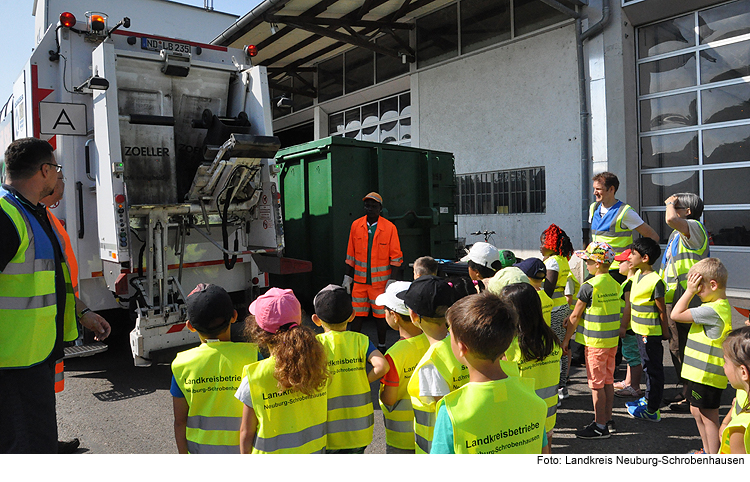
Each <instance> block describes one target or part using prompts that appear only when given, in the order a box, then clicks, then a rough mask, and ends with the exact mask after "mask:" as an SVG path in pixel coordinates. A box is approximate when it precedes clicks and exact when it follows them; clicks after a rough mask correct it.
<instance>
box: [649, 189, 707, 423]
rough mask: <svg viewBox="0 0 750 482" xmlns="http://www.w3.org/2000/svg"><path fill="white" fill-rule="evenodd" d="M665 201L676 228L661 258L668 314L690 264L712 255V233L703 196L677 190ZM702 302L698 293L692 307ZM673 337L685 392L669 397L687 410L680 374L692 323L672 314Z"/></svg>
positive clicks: (671, 349)
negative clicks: (708, 229) (705, 220)
mask: <svg viewBox="0 0 750 482" xmlns="http://www.w3.org/2000/svg"><path fill="white" fill-rule="evenodd" d="M664 204H665V206H666V215H665V220H666V222H667V225H668V226H669V227H670V228H672V229H673V230H674V231H672V234H671V235H670V236H669V241H668V242H667V249H665V250H664V254H663V255H662V260H661V270H660V272H659V274H660V275H661V277H662V279H663V280H664V281H665V282H666V283H667V290H668V291H667V293H666V295H665V296H664V301H665V302H666V303H667V305H668V306H669V307H670V308H669V309H668V310H667V314H668V315H670V314H671V313H672V310H671V307H672V306H674V304H675V303H677V300H679V299H680V297H681V296H682V294H683V293H684V292H685V289H686V287H687V274H688V271H689V270H690V267H691V266H693V265H694V264H695V263H697V262H698V261H700V260H702V259H704V258H708V257H709V256H710V253H709V247H708V241H709V240H708V234H707V232H706V228H705V227H704V226H703V224H702V223H701V222H700V218H701V215H702V214H703V200H702V199H701V198H700V197H699V196H698V195H697V194H693V193H690V192H687V193H686V192H683V193H677V194H673V195H671V196H669V197H668V198H667V199H666V200H665V201H664ZM699 305H700V299H699V298H698V297H697V296H695V297H694V298H693V301H691V305H690V308H695V307H697V306H699ZM668 323H669V331H670V336H671V338H670V340H669V352H670V354H671V356H672V363H673V364H674V368H675V371H676V372H677V377H678V378H679V379H680V380H681V382H682V384H683V389H682V392H681V393H678V394H677V395H676V396H675V397H673V398H671V399H668V400H665V401H671V402H673V403H672V404H671V405H670V407H669V408H670V409H671V410H674V411H677V412H686V411H687V410H689V405H688V403H687V400H686V399H685V397H686V393H687V388H686V385H685V383H684V380H683V379H682V378H681V377H680V373H681V371H682V360H683V356H684V353H685V345H686V344H687V336H688V332H689V331H690V325H689V324H686V323H675V322H674V321H672V317H671V316H669V317H668Z"/></svg>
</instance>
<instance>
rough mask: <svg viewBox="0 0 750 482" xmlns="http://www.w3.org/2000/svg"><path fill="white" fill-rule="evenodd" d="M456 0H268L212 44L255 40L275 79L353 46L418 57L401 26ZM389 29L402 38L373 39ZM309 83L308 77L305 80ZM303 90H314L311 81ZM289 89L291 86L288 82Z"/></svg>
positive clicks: (580, 0)
mask: <svg viewBox="0 0 750 482" xmlns="http://www.w3.org/2000/svg"><path fill="white" fill-rule="evenodd" d="M453 1H454V0H265V1H264V2H263V3H261V4H260V5H258V6H257V7H255V8H254V9H253V10H251V11H250V12H249V13H248V14H247V15H245V16H243V17H242V18H240V19H239V20H238V21H237V22H235V23H234V24H233V25H231V26H230V27H229V28H228V29H227V30H225V31H224V32H223V33H222V34H221V35H219V36H218V37H216V38H215V39H214V40H212V41H211V43H212V44H215V45H222V46H226V47H236V48H242V47H244V46H245V45H255V46H256V47H257V48H258V54H257V55H256V56H255V57H254V59H253V60H254V62H253V63H254V64H256V65H265V66H266V67H267V68H268V72H269V77H270V78H271V83H273V84H276V82H275V81H274V80H273V79H274V78H276V79H277V80H278V79H280V78H281V77H283V76H285V75H295V74H297V73H299V72H304V71H313V70H314V67H313V64H314V63H317V62H320V61H321V60H325V59H327V58H329V57H332V56H334V55H336V54H339V53H341V52H343V51H345V50H348V49H350V48H351V47H352V46H359V47H363V48H367V49H370V50H374V51H376V52H378V53H381V54H383V55H388V56H392V57H396V58H399V59H401V60H402V61H404V62H414V60H415V53H414V50H413V49H412V48H411V47H410V46H409V45H408V44H407V43H405V42H403V41H402V40H401V39H400V38H399V37H398V36H397V35H396V32H397V31H401V32H403V31H404V30H411V29H413V28H414V22H413V20H414V18H416V17H419V16H421V15H424V14H427V13H430V12H432V11H434V10H437V9H439V8H440V7H443V6H445V5H448V4H449V3H452V2H453ZM541 1H542V2H544V3H546V4H547V5H549V6H551V7H553V8H555V9H557V10H560V11H563V12H564V13H566V14H568V15H571V16H572V15H576V16H577V13H576V12H575V11H574V10H573V9H574V8H575V6H580V5H585V4H586V3H588V2H587V0H563V1H565V3H567V4H568V5H570V7H568V6H567V5H563V4H561V3H559V2H558V1H556V0H541ZM382 35H390V36H392V37H393V38H394V39H395V40H396V43H397V44H398V46H397V48H396V49H388V48H385V47H383V46H382V45H379V44H377V43H375V42H374V41H373V40H374V39H375V38H376V37H380V36H382ZM304 83H307V82H304ZM309 87H310V90H307V92H299V93H303V94H304V95H313V96H314V95H315V92H314V90H315V89H314V88H312V86H309ZM287 90H288V88H287Z"/></svg>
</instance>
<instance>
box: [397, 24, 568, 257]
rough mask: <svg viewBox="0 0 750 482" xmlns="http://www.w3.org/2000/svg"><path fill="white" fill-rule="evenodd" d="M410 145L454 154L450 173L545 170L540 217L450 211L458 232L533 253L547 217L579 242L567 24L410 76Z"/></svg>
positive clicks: (518, 251) (476, 238)
mask: <svg viewBox="0 0 750 482" xmlns="http://www.w3.org/2000/svg"><path fill="white" fill-rule="evenodd" d="M413 77H416V78H413V79H412V85H415V84H416V85H417V86H418V88H417V89H416V92H415V91H414V90H415V89H413V90H412V98H413V99H414V100H413V102H415V101H416V102H417V103H418V109H419V110H418V112H419V123H418V129H419V137H418V139H419V147H423V148H428V149H436V150H445V151H450V152H453V153H455V155H456V173H457V174H465V173H474V172H482V171H494V170H503V169H516V168H524V167H534V166H544V167H545V171H546V183H547V212H546V214H519V215H514V214H510V215H508V214H505V215H503V214H499V215H498V214H492V215H477V216H468V215H462V216H458V228H457V235H458V236H459V237H464V238H466V242H467V243H473V242H476V241H480V240H482V238H481V237H479V236H471V235H470V234H469V233H471V232H473V231H477V230H493V231H495V232H496V233H497V234H496V235H494V237H493V239H492V240H491V241H493V242H494V243H495V244H496V245H497V246H498V247H501V248H508V249H512V250H514V251H517V254H518V253H520V252H527V253H533V252H535V251H536V250H537V249H538V247H539V236H540V235H541V233H542V231H543V230H544V229H545V228H547V226H549V225H550V223H555V224H558V225H559V226H560V227H561V228H562V229H564V230H565V231H566V232H567V233H568V235H569V236H570V238H571V240H572V241H573V243H574V245H576V246H577V247H578V246H580V245H581V242H582V241H581V219H580V217H581V216H580V196H581V190H580V143H579V132H580V121H579V103H578V82H577V74H576V47H575V27H574V26H573V24H572V23H570V24H567V25H564V26H562V27H557V28H555V29H552V30H550V31H547V32H543V33H541V34H539V35H536V36H533V37H530V38H526V39H523V40H519V41H518V42H513V43H510V44H506V45H504V46H502V47H499V48H493V49H490V50H486V51H483V52H480V53H478V54H476V55H470V56H466V57H463V58H461V59H459V60H455V61H450V62H446V63H444V64H440V65H438V66H436V67H434V68H431V69H426V70H422V71H420V72H419V73H417V74H415V76H413Z"/></svg>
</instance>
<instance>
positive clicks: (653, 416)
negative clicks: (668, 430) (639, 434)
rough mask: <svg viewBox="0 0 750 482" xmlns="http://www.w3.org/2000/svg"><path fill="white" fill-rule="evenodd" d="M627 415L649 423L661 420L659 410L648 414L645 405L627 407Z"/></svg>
mask: <svg viewBox="0 0 750 482" xmlns="http://www.w3.org/2000/svg"><path fill="white" fill-rule="evenodd" d="M628 413H629V414H630V416H631V417H633V418H642V419H643V420H648V421H649V422H658V421H659V420H661V414H660V413H659V410H657V411H656V413H649V411H648V410H646V406H645V405H639V406H637V407H628Z"/></svg>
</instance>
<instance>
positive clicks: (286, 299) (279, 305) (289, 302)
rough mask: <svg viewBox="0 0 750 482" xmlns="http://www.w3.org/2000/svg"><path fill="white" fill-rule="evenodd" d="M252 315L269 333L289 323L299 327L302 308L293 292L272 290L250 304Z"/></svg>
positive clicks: (278, 289)
mask: <svg viewBox="0 0 750 482" xmlns="http://www.w3.org/2000/svg"><path fill="white" fill-rule="evenodd" d="M248 309H249V310H250V314H252V315H254V316H255V322H256V323H258V326H260V327H261V328H263V329H264V330H265V331H267V332H269V333H276V332H277V331H278V330H279V328H281V327H282V326H284V325H287V324H289V323H294V324H295V325H298V324H299V323H300V320H301V319H302V307H301V306H300V304H299V301H298V300H297V298H296V297H295V296H294V292H293V291H292V290H288V289H287V290H284V289H281V288H271V289H270V290H268V291H267V292H266V293H265V294H263V295H261V296H259V297H258V298H257V299H256V300H255V301H253V302H252V303H250V307H249V308H248Z"/></svg>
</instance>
